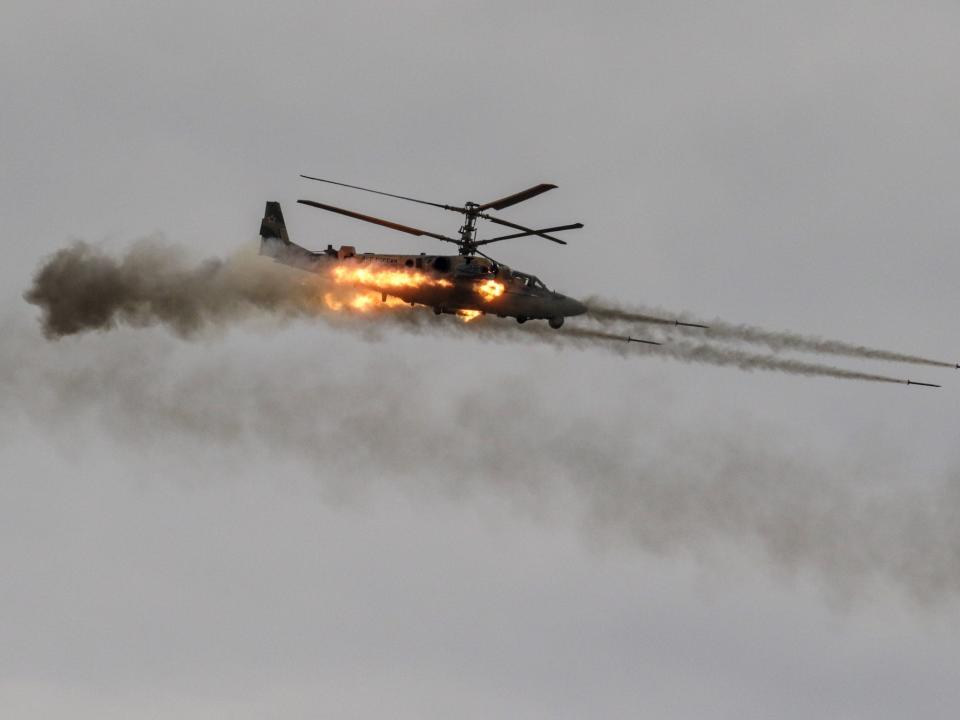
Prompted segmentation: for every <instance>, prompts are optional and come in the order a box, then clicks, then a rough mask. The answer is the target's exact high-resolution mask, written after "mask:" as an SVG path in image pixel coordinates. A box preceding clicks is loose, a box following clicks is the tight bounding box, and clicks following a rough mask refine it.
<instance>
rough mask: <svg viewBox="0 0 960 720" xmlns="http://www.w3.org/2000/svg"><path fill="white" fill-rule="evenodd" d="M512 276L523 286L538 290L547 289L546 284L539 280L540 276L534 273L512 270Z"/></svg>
mask: <svg viewBox="0 0 960 720" xmlns="http://www.w3.org/2000/svg"><path fill="white" fill-rule="evenodd" d="M513 277H514V279H515V281H516V282H519V283H521V284H523V286H524V287H528V288H531V289H534V288H536V289H538V290H547V289H548V288H547V286H546V285H544V284H543V283H542V282H540V278H538V277H537V276H536V275H527V274H526V273H522V272H517V271H516V270H514V271H513Z"/></svg>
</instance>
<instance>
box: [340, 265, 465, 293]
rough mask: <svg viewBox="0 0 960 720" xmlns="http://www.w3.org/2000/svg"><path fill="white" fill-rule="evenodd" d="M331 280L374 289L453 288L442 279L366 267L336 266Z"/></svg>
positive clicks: (410, 272) (405, 271)
mask: <svg viewBox="0 0 960 720" xmlns="http://www.w3.org/2000/svg"><path fill="white" fill-rule="evenodd" d="M333 279H334V281H335V282H337V283H353V284H356V285H367V286H369V287H374V288H383V289H388V288H416V287H423V286H424V285H427V286H431V287H453V283H452V282H450V281H449V280H444V279H443V278H435V277H431V276H430V275H427V274H425V273H422V272H416V271H412V270H378V269H371V268H366V267H346V266H343V265H338V266H337V267H335V268H334V269H333Z"/></svg>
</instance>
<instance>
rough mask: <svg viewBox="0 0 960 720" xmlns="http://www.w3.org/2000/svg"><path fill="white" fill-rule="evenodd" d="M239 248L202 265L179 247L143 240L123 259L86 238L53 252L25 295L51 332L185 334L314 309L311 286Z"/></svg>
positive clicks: (46, 330)
mask: <svg viewBox="0 0 960 720" xmlns="http://www.w3.org/2000/svg"><path fill="white" fill-rule="evenodd" d="M255 261H256V258H255V256H251V254H249V253H240V254H238V255H236V256H234V257H233V258H231V259H229V260H226V261H224V260H217V259H209V260H206V261H204V262H202V263H200V264H199V265H193V266H191V264H190V263H189V261H188V258H187V257H186V254H185V253H184V252H183V251H182V250H180V249H178V248H175V247H170V246H167V245H163V244H161V243H159V242H157V241H155V240H142V241H140V242H138V243H136V244H135V245H134V246H133V248H132V249H131V250H130V251H129V252H128V253H127V254H126V255H125V256H124V257H123V258H121V259H120V260H116V259H114V258H112V257H110V256H109V255H107V254H105V253H104V252H102V251H101V250H99V249H97V248H95V247H93V246H91V245H88V244H86V243H83V242H77V243H75V244H73V245H71V246H70V247H68V248H64V249H62V250H60V251H58V252H57V253H56V254H54V255H53V256H52V257H51V258H50V259H49V260H48V261H47V262H46V263H44V265H43V266H42V267H41V268H40V269H39V270H38V271H37V273H36V275H35V276H34V278H33V284H32V286H31V287H30V289H29V290H28V291H27V292H26V293H25V294H24V297H25V299H26V300H27V301H28V302H30V303H33V304H34V305H37V306H38V307H40V308H41V309H42V311H43V318H42V323H43V331H44V334H45V335H46V336H47V337H48V338H57V337H62V336H64V335H73V334H76V333H80V332H86V331H90V330H109V329H111V328H115V327H116V326H117V325H118V324H126V325H131V326H134V327H146V326H150V325H157V324H163V325H166V326H167V327H169V328H170V329H171V330H173V331H174V332H175V333H177V334H178V335H180V336H190V335H193V334H195V333H197V332H199V331H201V330H204V329H207V328H211V327H215V326H218V325H222V324H224V323H227V322H231V321H236V320H239V319H242V318H244V317H248V316H250V315H251V314H255V313H258V312H260V313H269V314H272V315H277V316H287V317H292V316H297V315H304V314H309V313H310V312H311V309H310V302H309V299H310V298H309V293H310V291H309V288H307V287H306V286H304V285H303V284H302V283H299V282H297V280H296V279H295V278H294V277H293V276H292V275H291V274H290V273H287V272H285V271H284V270H283V269H282V268H280V267H279V266H276V265H273V264H272V263H269V262H262V263H258V262H255Z"/></svg>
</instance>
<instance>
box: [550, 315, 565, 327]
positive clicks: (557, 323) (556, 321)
mask: <svg viewBox="0 0 960 720" xmlns="http://www.w3.org/2000/svg"><path fill="white" fill-rule="evenodd" d="M548 322H549V323H550V327H552V328H553V329H554V330H559V329H560V328H561V327H563V316H562V315H560V316H559V317H552V318H550V320H548Z"/></svg>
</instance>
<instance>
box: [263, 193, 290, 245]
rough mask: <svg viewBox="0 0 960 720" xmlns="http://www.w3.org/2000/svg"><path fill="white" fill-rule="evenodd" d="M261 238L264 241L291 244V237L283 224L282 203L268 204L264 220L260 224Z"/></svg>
mask: <svg viewBox="0 0 960 720" xmlns="http://www.w3.org/2000/svg"><path fill="white" fill-rule="evenodd" d="M260 237H262V238H263V239H264V240H273V239H276V240H280V241H281V242H283V244H284V245H287V244H289V243H290V236H289V235H287V226H286V224H285V223H284V222H283V211H282V210H281V209H280V203H278V202H272V201H271V202H268V203H267V209H266V210H264V213H263V220H262V221H261V222H260Z"/></svg>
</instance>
